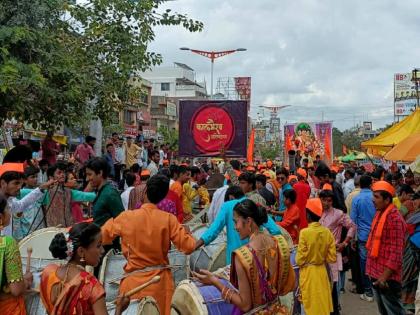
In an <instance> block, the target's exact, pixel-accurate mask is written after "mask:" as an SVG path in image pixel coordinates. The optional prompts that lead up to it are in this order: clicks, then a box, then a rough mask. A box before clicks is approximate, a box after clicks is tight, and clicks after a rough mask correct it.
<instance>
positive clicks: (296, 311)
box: [290, 245, 301, 314]
mask: <svg viewBox="0 0 420 315" xmlns="http://www.w3.org/2000/svg"><path fill="white" fill-rule="evenodd" d="M296 253H297V245H295V246H293V248H292V249H291V251H290V263H291V264H292V267H293V270H294V272H295V290H294V292H293V297H294V303H295V305H294V310H293V314H300V312H301V310H300V302H299V294H300V290H299V266H298V265H297V264H296Z"/></svg>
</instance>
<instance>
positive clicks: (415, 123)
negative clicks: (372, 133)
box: [362, 109, 420, 156]
mask: <svg viewBox="0 0 420 315" xmlns="http://www.w3.org/2000/svg"><path fill="white" fill-rule="evenodd" d="M415 133H420V109H417V110H416V111H415V112H414V113H412V114H411V115H410V116H408V117H406V118H405V119H404V120H402V121H400V122H399V123H397V124H396V125H394V126H392V127H391V128H389V129H387V130H385V131H384V132H382V133H380V134H379V135H378V136H376V137H375V138H373V139H370V140H368V141H365V142H362V147H363V148H366V149H368V152H369V153H371V154H373V155H375V156H384V155H385V153H387V152H388V151H389V150H391V149H392V148H393V147H394V146H395V145H396V144H398V143H400V142H401V141H402V140H404V139H405V138H407V137H408V136H410V135H412V134H415Z"/></svg>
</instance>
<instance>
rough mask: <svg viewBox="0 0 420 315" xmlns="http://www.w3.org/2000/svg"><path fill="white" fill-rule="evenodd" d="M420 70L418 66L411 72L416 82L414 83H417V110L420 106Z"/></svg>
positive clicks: (412, 78) (412, 79)
mask: <svg viewBox="0 0 420 315" xmlns="http://www.w3.org/2000/svg"><path fill="white" fill-rule="evenodd" d="M419 70H420V69H417V68H414V70H413V71H412V72H411V81H413V82H414V84H415V85H416V100H417V102H416V107H415V110H416V109H418V108H420V106H419V81H420V77H419Z"/></svg>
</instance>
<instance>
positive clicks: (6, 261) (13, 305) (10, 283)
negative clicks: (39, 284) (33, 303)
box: [0, 194, 32, 315]
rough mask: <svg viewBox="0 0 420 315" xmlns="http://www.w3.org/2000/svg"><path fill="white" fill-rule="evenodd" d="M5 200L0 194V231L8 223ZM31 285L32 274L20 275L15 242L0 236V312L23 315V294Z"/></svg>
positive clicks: (19, 263)
mask: <svg viewBox="0 0 420 315" xmlns="http://www.w3.org/2000/svg"><path fill="white" fill-rule="evenodd" d="M6 206H7V199H6V197H5V196H4V195H3V194H0V231H1V230H3V227H5V226H8V225H9V223H10V212H9V210H8V209H6ZM31 285H32V273H30V272H29V273H26V274H25V275H23V273H22V260H21V257H20V253H19V248H18V245H17V243H16V241H15V240H14V239H13V238H12V237H11V236H0V312H1V313H2V314H8V315H25V314H26V309H25V302H24V300H23V294H24V293H25V291H26V290H27V289H29V288H30V287H31Z"/></svg>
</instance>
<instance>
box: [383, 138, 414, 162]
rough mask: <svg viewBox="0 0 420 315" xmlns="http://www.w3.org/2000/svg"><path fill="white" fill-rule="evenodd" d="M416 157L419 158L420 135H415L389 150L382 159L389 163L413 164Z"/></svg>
mask: <svg viewBox="0 0 420 315" xmlns="http://www.w3.org/2000/svg"><path fill="white" fill-rule="evenodd" d="M418 156H420V133H415V134H413V135H411V136H408V137H407V138H405V139H404V140H403V141H401V142H400V143H398V144H397V145H396V146H395V147H393V148H392V149H391V150H389V151H388V152H387V153H386V154H385V156H384V158H385V159H386V160H389V161H404V162H413V161H415V160H416V158H417V157H418Z"/></svg>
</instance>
